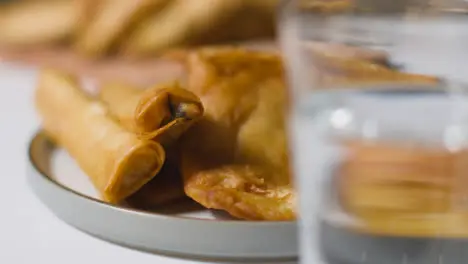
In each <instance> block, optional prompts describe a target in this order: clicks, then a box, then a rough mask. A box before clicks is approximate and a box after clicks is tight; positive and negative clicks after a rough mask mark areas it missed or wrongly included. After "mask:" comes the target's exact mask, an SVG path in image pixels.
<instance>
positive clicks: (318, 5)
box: [279, 0, 468, 264]
mask: <svg viewBox="0 0 468 264" xmlns="http://www.w3.org/2000/svg"><path fill="white" fill-rule="evenodd" d="M465 7H468V5H467V4H466V3H465V2H464V1H423V0H419V1H416V0H414V1H404V0H393V1H391V0H357V1H351V0H328V1H326V0H323V1H319V0H316V1H314V0H296V1H294V0H291V1H283V3H282V5H281V6H280V10H279V11H280V19H279V21H280V22H279V26H280V40H281V45H282V50H283V53H282V54H283V56H284V59H285V64H286V72H287V76H288V81H289V87H290V98H291V104H290V105H291V107H290V109H289V111H290V119H289V120H290V121H289V122H290V125H289V127H290V139H291V150H292V157H293V163H294V172H295V179H296V187H297V189H298V190H299V208H300V219H299V222H300V224H299V226H300V238H301V262H302V263H307V264H325V263H326V264H466V263H468V200H467V198H468V151H467V146H468V127H467V126H468V89H467V86H466V83H467V81H468V67H467V62H468V15H467V14H466V13H465Z"/></svg>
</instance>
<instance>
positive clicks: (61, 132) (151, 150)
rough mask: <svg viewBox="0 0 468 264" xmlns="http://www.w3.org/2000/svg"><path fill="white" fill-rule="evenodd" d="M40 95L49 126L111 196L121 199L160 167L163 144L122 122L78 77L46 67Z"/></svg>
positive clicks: (46, 126) (107, 196)
mask: <svg viewBox="0 0 468 264" xmlns="http://www.w3.org/2000/svg"><path fill="white" fill-rule="evenodd" d="M35 100H36V108H37V110H38V112H39V114H40V116H41V118H42V125H43V128H44V130H45V131H46V132H47V133H48V134H49V135H50V136H51V138H52V139H53V140H54V141H55V142H56V143H58V144H59V145H61V146H62V147H63V148H65V149H66V150H67V151H68V152H69V153H70V155H71V156H72V157H73V158H74V159H75V160H76V162H77V163H78V165H79V166H80V167H81V169H82V170H83V171H84V172H85V173H86V174H87V175H88V176H89V178H90V180H91V181H92V183H93V184H94V186H95V187H96V189H97V190H98V191H99V192H100V193H101V195H102V197H103V199H104V200H105V201H108V202H112V203H118V202H120V201H121V200H122V199H124V198H126V197H128V196H129V195H131V194H133V193H134V192H136V191H137V190H138V189H140V188H141V187H142V186H143V185H144V184H146V183H147V182H148V181H149V180H151V179H152V178H153V177H154V176H155V175H156V174H157V173H158V172H159V171H160V169H161V167H162V165H163V163H164V160H165V152H164V150H163V148H162V147H161V145H160V144H158V143H157V142H154V141H150V140H142V139H139V138H138V137H137V136H136V135H134V134H133V133H130V132H128V131H127V130H125V129H124V128H123V127H121V126H120V125H119V124H118V123H117V122H116V121H114V120H113V119H112V118H110V117H109V115H108V114H107V111H106V108H105V106H104V105H103V104H101V103H100V102H98V101H94V100H92V99H90V98H88V97H87V96H86V95H85V94H84V93H82V92H81V91H80V88H79V85H78V82H77V80H75V79H74V78H73V77H72V76H68V75H66V74H63V73H59V72H55V71H53V70H45V71H43V72H42V73H41V74H40V77H39V84H38V87H37V90H36V98H35Z"/></svg>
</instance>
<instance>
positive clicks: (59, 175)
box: [28, 132, 297, 261]
mask: <svg viewBox="0 0 468 264" xmlns="http://www.w3.org/2000/svg"><path fill="white" fill-rule="evenodd" d="M29 161H30V164H29V168H28V182H29V185H30V186H31V188H32V189H33V191H34V192H35V194H36V195H37V197H38V198H39V199H40V200H41V201H42V202H43V203H44V204H45V205H46V206H47V207H48V208H49V209H50V210H51V211H52V212H53V213H54V214H55V215H56V216H57V217H59V218H60V219H61V220H63V221H65V222H66V223H68V224H70V225H71V226H73V227H75V228H77V229H79V230H81V231H83V232H86V233H88V234H90V235H93V236H95V237H98V238H100V239H104V240H107V241H109V242H112V243H116V244H120V245H123V246H126V247H131V248H135V249H139V250H143V251H148V252H155V253H160V254H169V255H175V256H178V257H185V258H197V259H211V260H239V261H247V260H259V261H260V260H275V261H286V260H294V259H295V258H296V256H297V239H296V223H295V222H252V221H238V220H231V219H226V218H224V217H219V216H217V213H216V212H212V211H210V210H206V209H198V210H196V211H187V212H184V211H183V210H180V209H179V210H177V212H173V210H172V212H171V210H163V211H161V212H157V211H156V212H149V211H142V210H138V209H131V208H127V207H121V206H115V205H111V204H108V203H105V202H103V201H100V200H99V199H98V198H97V197H98V196H97V194H96V192H95V190H94V188H93V187H92V185H91V184H90V182H89V181H88V179H87V177H86V175H85V174H84V173H83V172H82V171H81V170H80V169H79V167H78V166H77V165H76V164H75V162H74V161H73V159H72V158H71V157H70V156H68V154H67V153H66V151H64V150H63V149H60V148H58V147H56V146H55V145H54V144H53V143H52V142H51V141H50V140H49V139H48V138H47V136H45V134H44V133H42V132H39V133H37V134H36V135H35V136H34V138H33V139H32V140H31V142H30V146H29ZM168 206H169V205H168ZM170 206H175V205H170ZM177 207H179V208H183V206H181V205H177Z"/></svg>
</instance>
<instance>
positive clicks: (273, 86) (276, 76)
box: [180, 48, 296, 220]
mask: <svg viewBox="0 0 468 264" xmlns="http://www.w3.org/2000/svg"><path fill="white" fill-rule="evenodd" d="M187 63H188V89H189V90H191V91H192V92H194V93H195V94H197V95H198V96H199V97H200V99H201V101H202V103H203V105H204V107H205V115H204V117H203V118H202V119H201V120H200V121H199V122H198V123H196V124H194V125H193V126H192V127H191V128H190V129H189V130H188V131H187V132H186V133H185V134H184V135H183V136H182V138H181V142H180V145H181V147H180V148H181V170H182V175H183V177H184V189H185V192H186V194H187V195H188V196H189V197H191V198H192V199H194V200H195V201H197V202H199V203H200V204H202V205H203V206H205V207H207V208H214V209H221V210H224V211H227V212H228V213H229V214H231V215H233V216H235V217H238V218H242V219H249V220H292V219H294V218H295V217H296V211H295V206H296V205H295V194H294V191H293V188H292V186H291V181H290V173H289V160H288V153H287V152H288V150H287V142H286V136H285V124H284V122H285V120H284V117H285V113H284V111H285V104H286V102H285V100H286V95H285V94H286V87H285V84H284V81H283V69H282V63H281V60H280V58H279V57H278V56H277V55H276V54H272V53H262V52H255V51H247V50H244V49H236V48H213V49H209V48H208V49H201V50H197V51H194V52H192V53H191V54H190V55H189V56H188V62H187Z"/></svg>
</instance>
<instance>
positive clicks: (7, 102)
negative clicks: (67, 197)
mask: <svg viewBox="0 0 468 264" xmlns="http://www.w3.org/2000/svg"><path fill="white" fill-rule="evenodd" d="M35 77H36V71H35V70H34V69H33V68H26V67H22V66H18V65H11V64H5V63H1V62H0V165H1V168H2V175H1V176H0V178H1V181H0V206H1V208H3V210H2V211H1V213H0V263H5V264H6V263H11V264H23V263H37V264H42V263H47V264H55V263H67V264H75V263H76V264H83V263H114V264H119V263H135V264H146V263H148V264H149V263H151V264H155V263H158V264H184V263H200V262H196V261H191V260H180V259H173V258H169V257H163V256H158V255H153V254H148V253H143V252H138V251H135V250H131V249H127V248H123V247H120V246H116V245H113V244H110V243H107V242H105V241H101V240H98V239H96V238H93V237H91V236H89V235H86V234H84V233H81V232H79V231H77V230H75V229H73V228H72V227H70V226H68V225H67V224H65V223H63V222H62V221H60V220H59V219H58V218H56V217H55V216H54V215H53V214H52V213H51V212H50V211H49V210H48V209H47V208H46V207H45V206H43V205H42V204H41V203H40V202H39V201H38V200H37V199H36V197H35V196H34V194H33V193H32V192H31V191H30V190H29V188H28V186H27V184H26V180H25V178H26V166H27V155H26V154H27V151H26V150H27V145H28V141H29V139H30V137H31V136H32V134H33V133H34V132H35V130H36V129H37V128H38V125H39V120H38V118H37V116H36V114H35V112H34V105H33V91H34V83H35Z"/></svg>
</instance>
